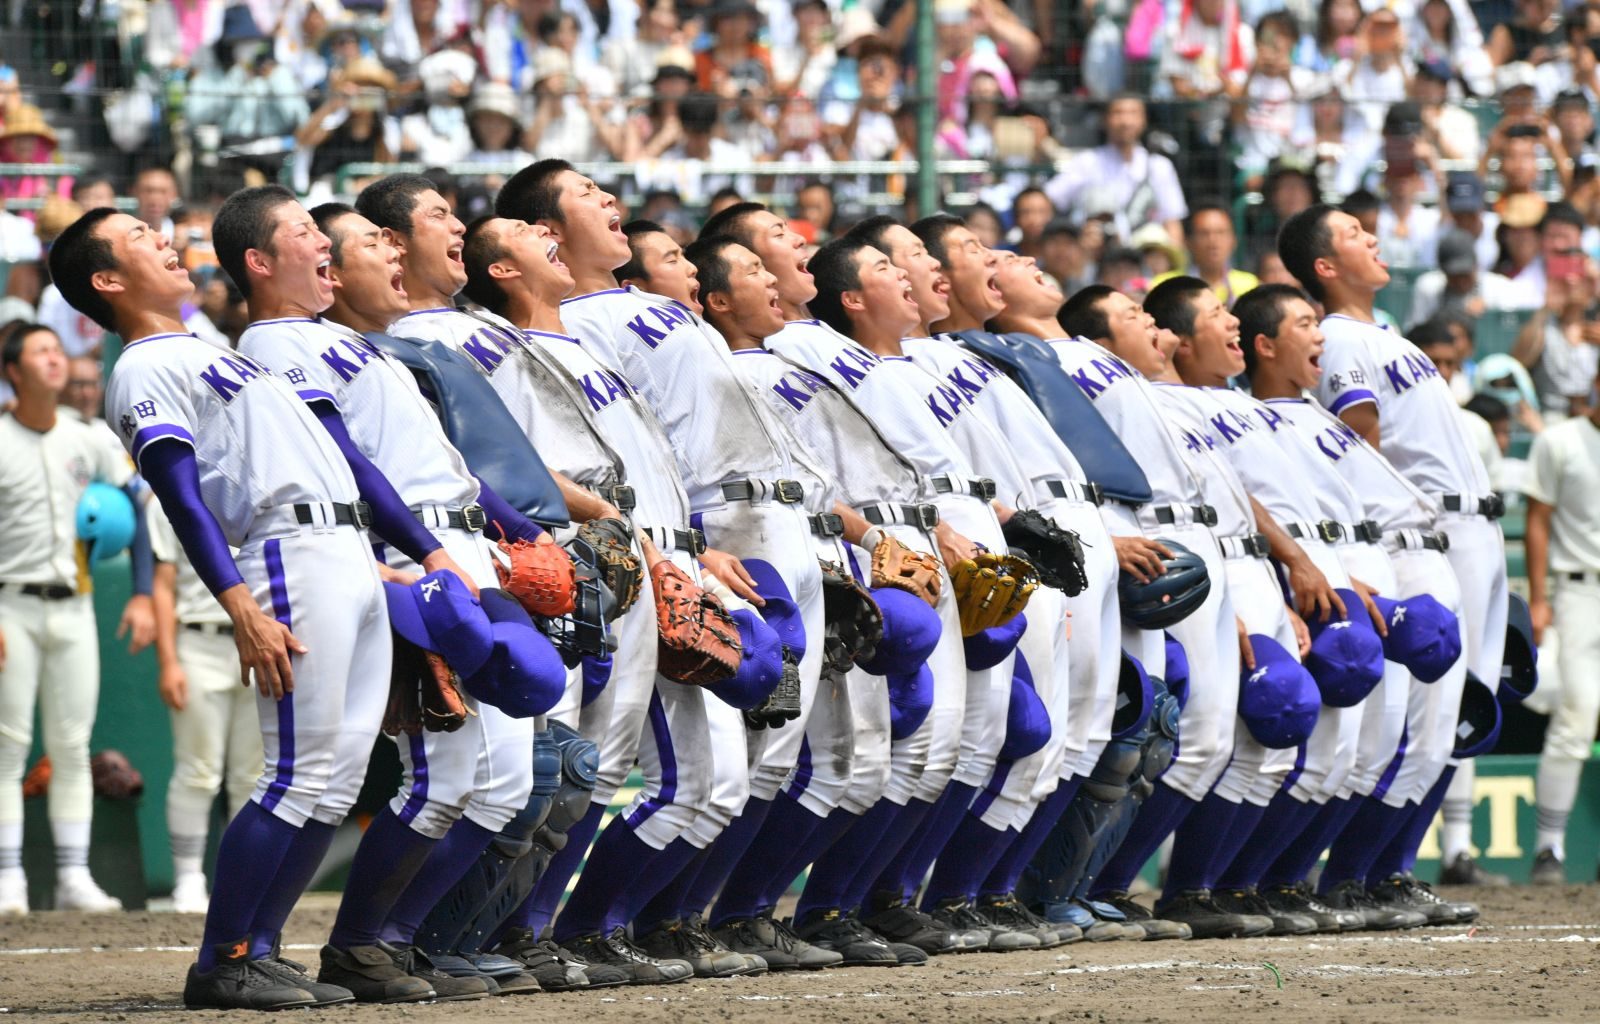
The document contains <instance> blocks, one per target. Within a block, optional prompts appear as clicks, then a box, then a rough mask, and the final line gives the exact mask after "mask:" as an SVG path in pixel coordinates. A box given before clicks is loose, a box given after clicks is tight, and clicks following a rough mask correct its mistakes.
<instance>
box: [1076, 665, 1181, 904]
mask: <svg viewBox="0 0 1600 1024" xmlns="http://www.w3.org/2000/svg"><path fill="white" fill-rule="evenodd" d="M1150 681H1151V682H1152V683H1154V684H1155V695H1156V696H1155V706H1154V708H1153V710H1152V711H1151V713H1150V723H1149V725H1148V726H1147V728H1146V729H1145V737H1144V743H1143V744H1142V745H1141V746H1140V748H1139V764H1138V767H1137V769H1136V770H1135V774H1134V777H1133V780H1132V784H1131V785H1130V786H1129V787H1128V791H1127V793H1125V794H1124V795H1123V797H1122V799H1121V800H1119V801H1117V806H1116V809H1115V810H1114V811H1113V812H1112V814H1111V818H1110V820H1109V821H1107V822H1106V823H1105V826H1104V828H1103V829H1102V830H1101V833H1100V835H1099V836H1097V837H1096V838H1095V844H1094V851H1093V852H1092V853H1091V854H1090V855H1089V863H1088V864H1087V865H1086V866H1085V868H1084V872H1083V878H1082V879H1081V880H1079V882H1078V888H1077V890H1076V892H1075V893H1074V895H1075V896H1078V897H1084V896H1087V895H1089V894H1090V893H1091V892H1093V891H1094V881H1095V879H1096V878H1098V877H1099V875H1100V869H1101V868H1104V867H1105V866H1106V862H1107V861H1109V860H1110V859H1111V855H1112V854H1114V853H1116V852H1117V847H1119V846H1121V845H1122V840H1124V839H1125V838H1127V836H1128V830H1129V829H1130V828H1132V827H1133V819H1134V818H1135V817H1137V816H1138V814H1139V807H1140V805H1142V804H1143V803H1144V802H1145V800H1146V799H1147V798H1148V797H1149V796H1150V794H1151V793H1152V792H1154V791H1155V781H1156V779H1158V778H1160V777H1161V773H1162V772H1164V771H1166V770H1167V766H1168V765H1169V764H1171V763H1172V756H1173V752H1174V750H1175V749H1176V747H1177V738H1178V711H1179V708H1178V699H1177V698H1176V697H1174V696H1172V695H1171V694H1169V693H1168V692H1167V688H1166V684H1165V683H1163V682H1162V681H1161V679H1159V678H1158V677H1156V676H1151V677H1150Z"/></svg>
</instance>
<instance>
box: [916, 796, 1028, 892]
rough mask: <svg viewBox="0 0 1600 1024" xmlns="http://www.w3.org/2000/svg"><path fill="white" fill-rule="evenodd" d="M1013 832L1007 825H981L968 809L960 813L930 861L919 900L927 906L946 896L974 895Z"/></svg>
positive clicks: (1015, 834) (1013, 834) (978, 819)
mask: <svg viewBox="0 0 1600 1024" xmlns="http://www.w3.org/2000/svg"><path fill="white" fill-rule="evenodd" d="M1016 836H1017V833H1016V832H1015V831H1013V830H1011V829H1005V828H993V827H991V826H989V825H985V824H984V823H983V820H982V819H981V818H979V817H977V816H976V815H974V814H972V813H970V812H969V813H967V814H966V815H964V816H963V817H962V820H961V822H960V824H958V825H957V826H956V831H955V834H954V835H952V836H951V837H950V841H949V842H948V843H946V844H945V847H944V851H943V852H941V853H940V854H939V858H938V859H937V860H935V861H934V862H933V876H932V877H931V878H929V879H928V889H927V891H926V892H924V893H923V894H922V902H923V904H924V905H925V906H930V907H931V906H934V905H936V904H939V903H943V902H945V901H946V900H963V901H967V902H971V901H972V900H974V899H976V898H977V896H978V887H979V886H980V885H982V884H983V880H984V879H985V878H988V877H989V872H990V871H992V870H993V869H994V866H995V864H997V863H998V862H999V860H1000V857H1001V855H1003V854H1004V853H1005V852H1006V847H1007V845H1008V844H1009V843H1010V842H1011V841H1012V840H1013V839H1015V838H1016Z"/></svg>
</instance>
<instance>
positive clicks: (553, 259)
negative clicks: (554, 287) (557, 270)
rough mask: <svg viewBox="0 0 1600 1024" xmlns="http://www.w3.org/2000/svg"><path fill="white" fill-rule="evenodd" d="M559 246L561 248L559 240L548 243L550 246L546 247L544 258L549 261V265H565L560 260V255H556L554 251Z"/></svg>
mask: <svg viewBox="0 0 1600 1024" xmlns="http://www.w3.org/2000/svg"><path fill="white" fill-rule="evenodd" d="M560 248H561V243H560V242H551V243H550V248H548V249H546V250H545V251H544V258H545V259H546V260H548V261H549V263H550V265H551V266H552V267H565V266H566V264H565V263H562V262H561V257H560V256H557V255H556V251H557V250H558V249H560Z"/></svg>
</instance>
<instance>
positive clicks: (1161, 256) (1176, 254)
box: [1128, 214, 1193, 280]
mask: <svg viewBox="0 0 1600 1024" xmlns="http://www.w3.org/2000/svg"><path fill="white" fill-rule="evenodd" d="M1190 216H1191V217H1192V216H1193V214H1191V215H1190ZM1128 248H1130V249H1133V250H1135V251H1137V252H1138V253H1139V260H1140V263H1141V264H1142V265H1143V266H1144V276H1145V277H1148V278H1151V279H1152V280H1153V279H1155V278H1162V277H1171V276H1172V275H1173V274H1181V273H1184V272H1185V271H1186V270H1187V268H1188V266H1189V261H1188V258H1187V257H1186V256H1185V255H1184V252H1183V249H1182V248H1180V247H1179V246H1176V245H1173V244H1172V239H1171V238H1169V237H1167V229H1166V228H1164V227H1162V226H1161V225H1160V224H1146V225H1145V226H1144V227H1142V228H1140V229H1139V230H1138V231H1135V232H1134V233H1133V236H1132V237H1131V238H1129V239H1128Z"/></svg>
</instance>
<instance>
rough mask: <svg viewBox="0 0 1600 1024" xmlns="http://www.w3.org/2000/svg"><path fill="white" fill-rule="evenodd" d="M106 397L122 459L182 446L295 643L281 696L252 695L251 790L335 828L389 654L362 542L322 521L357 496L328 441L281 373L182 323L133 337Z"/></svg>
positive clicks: (375, 716)
mask: <svg viewBox="0 0 1600 1024" xmlns="http://www.w3.org/2000/svg"><path fill="white" fill-rule="evenodd" d="M106 408H107V410H108V412H109V418H110V419H111V420H112V422H114V423H115V424H116V425H117V428H118V431H119V433H120V434H121V437H122V443H123V444H124V445H126V446H127V448H128V451H129V452H130V454H132V455H133V457H134V459H135V461H137V460H138V458H139V456H140V454H141V453H142V452H143V451H144V449H145V448H146V447H147V446H148V445H150V444H151V443H153V442H156V441H162V440H168V439H170V440H175V441H178V442H181V443H183V444H187V445H190V446H191V447H193V448H194V450H195V460H196V462H197V463H198V466H199V473H200V493H201V497H202V499H203V500H204V501H205V504H206V508H207V509H208V510H210V512H211V514H212V516H214V517H215V519H216V521H217V525H218V526H219V527H220V528H221V530H222V533H223V536H224V537H225V538H226V539H227V541H228V543H229V544H231V545H233V546H235V547H237V548H238V549H239V556H238V558H237V559H236V563H237V565H238V569H239V573H240V575H241V576H242V577H243V579H244V582H245V583H246V584H247V585H248V586H249V587H250V589H251V592H252V594H253V595H254V597H255V600H256V603H257V604H258V605H259V606H260V607H261V610H262V611H263V612H265V613H266V614H268V615H271V616H273V617H275V618H276V619H277V620H278V621H279V622H281V623H283V624H284V625H285V626H287V627H288V628H289V629H290V630H292V631H293V632H294V635H295V636H296V637H297V638H298V639H299V640H300V641H301V642H302V643H304V644H305V646H306V648H307V651H306V653H305V654H295V655H292V656H291V665H292V668H293V670H294V681H295V687H294V690H293V692H291V693H288V694H285V695H284V696H283V698H282V699H281V700H274V699H272V698H271V697H260V696H258V697H257V698H256V707H257V711H258V713H259V717H260V722H261V730H262V735H263V751H264V756H265V762H264V763H265V770H264V771H263V772H262V775H261V777H260V779H258V780H257V782H256V789H255V794H254V796H253V799H254V800H255V801H256V802H257V803H259V804H260V805H261V806H262V808H263V809H264V810H266V811H269V812H271V813H272V814H274V815H276V816H277V817H279V818H281V819H283V820H284V821H287V822H289V823H290V824H293V825H296V826H299V825H302V824H304V823H305V821H306V820H307V819H308V818H315V819H316V820H318V821H321V822H325V823H327V824H330V825H337V824H338V823H339V822H341V821H342V820H344V817H345V815H346V814H347V813H349V810H350V808H351V807H352V806H354V804H355V800H356V795H357V793H358V792H359V791H360V788H361V781H362V779H363V778H365V776H366V771H367V759H368V757H369V756H371V753H372V741H373V738H374V737H375V736H376V735H377V734H378V728H379V725H380V723H381V722H382V721H383V711H384V706H385V704H386V703H387V701H388V696H389V660H390V653H391V647H390V640H389V614H388V607H387V604H386V603H385V600H384V596H383V588H382V586H381V584H380V583H379V580H378V570H377V566H376V563H375V562H374V561H373V558H372V548H371V547H370V546H369V544H368V541H367V537H366V535H365V534H364V533H362V532H361V531H360V530H357V529H355V528H354V527H353V526H340V525H337V523H336V519H335V517H334V508H333V505H334V504H335V503H340V504H345V503H353V502H355V501H356V500H358V498H359V494H358V491H357V489H356V482H355V477H354V476H353V475H352V474H351V472H350V467H349V465H348V464H347V463H346V462H345V459H344V455H343V453H341V452H340V451H339V448H338V445H336V444H335V443H334V441H333V438H331V437H329V436H328V432H327V430H326V429H324V427H323V426H322V424H321V423H319V422H318V421H317V418H316V417H315V416H313V415H312V413H311V411H310V410H309V409H308V408H307V407H306V404H305V402H304V401H302V400H301V399H300V398H299V396H297V395H296V394H295V389H294V388H293V387H292V386H291V385H290V384H289V383H287V382H286V381H284V380H282V379H280V378H278V377H276V376H274V375H273V374H272V372H271V371H269V370H268V369H267V368H266V367H265V366H263V365H261V364H260V363H258V362H256V361H255V360H253V359H251V358H250V357H249V356H246V355H243V354H235V353H226V352H219V351H218V350H217V349H216V348H215V347H214V346H212V345H209V344H207V343H206V342H203V341H200V340H199V339H198V338H195V337H194V336H193V335H188V334H158V335H152V336H150V337H147V338H136V339H132V340H131V341H130V342H129V343H128V344H127V345H126V346H125V347H124V348H123V350H122V355H121V357H120V358H119V359H118V360H117V365H116V367H115V368H114V369H113V371H112V374H111V381H110V384H109V385H108V387H107V401H106ZM297 507H299V508H302V509H304V510H305V513H306V516H305V517H306V518H308V519H310V520H311V522H310V523H308V524H305V525H302V524H301V523H300V522H299V518H300V516H299V515H297V514H296V508H297ZM179 540H180V541H185V543H186V544H187V539H186V538H183V537H181V536H180V537H179Z"/></svg>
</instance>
